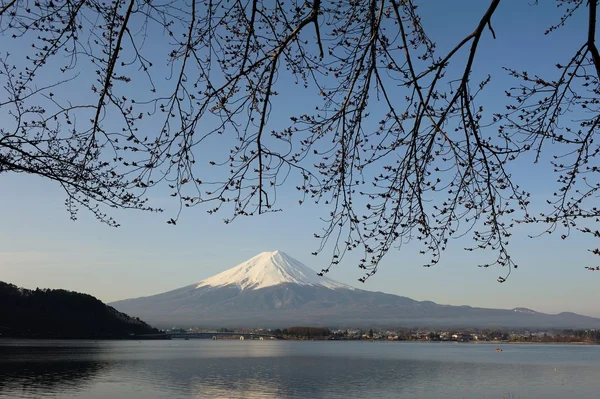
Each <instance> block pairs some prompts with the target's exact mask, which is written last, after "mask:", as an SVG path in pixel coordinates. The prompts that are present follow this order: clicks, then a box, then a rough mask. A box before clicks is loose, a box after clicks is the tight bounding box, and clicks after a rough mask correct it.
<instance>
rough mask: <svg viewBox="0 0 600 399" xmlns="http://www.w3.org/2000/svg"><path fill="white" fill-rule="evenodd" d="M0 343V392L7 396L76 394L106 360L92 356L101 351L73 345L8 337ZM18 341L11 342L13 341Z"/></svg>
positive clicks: (89, 381)
mask: <svg viewBox="0 0 600 399" xmlns="http://www.w3.org/2000/svg"><path fill="white" fill-rule="evenodd" d="M11 343H12V344H13V345H11V346H2V341H0V395H2V394H6V395H7V396H9V397H24V398H37V397H40V396H43V395H45V394H47V393H49V392H62V393H65V394H76V393H77V392H83V391H84V390H85V389H86V387H88V386H89V385H91V384H93V381H94V379H95V378H96V377H97V376H98V375H100V374H101V373H102V372H103V371H105V369H106V367H107V366H108V363H107V362H103V361H100V360H98V359H97V358H96V359H95V356H94V353H95V352H97V353H99V352H102V351H104V349H103V348H101V347H99V346H97V345H96V347H95V348H93V347H89V346H85V345H83V346H81V345H77V346H74V347H65V346H64V343H63V345H60V344H59V343H57V344H58V345H53V344H52V343H51V342H49V343H48V344H47V345H40V344H39V342H38V343H36V342H35V341H33V342H32V343H33V344H34V346H24V345H23V342H19V341H12V342H11ZM15 343H17V344H20V345H18V346H15V345H14V344H15Z"/></svg>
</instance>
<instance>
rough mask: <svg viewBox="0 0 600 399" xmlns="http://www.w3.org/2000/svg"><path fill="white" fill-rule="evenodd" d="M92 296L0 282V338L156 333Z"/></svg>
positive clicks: (138, 320) (114, 335)
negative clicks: (33, 288)
mask: <svg viewBox="0 0 600 399" xmlns="http://www.w3.org/2000/svg"><path fill="white" fill-rule="evenodd" d="M156 332H158V330H156V329H154V328H152V327H150V326H149V325H148V324H146V323H144V322H143V321H141V320H140V319H139V318H133V317H129V316H128V315H126V314H124V313H121V312H119V311H117V310H115V309H114V308H113V307H111V306H108V305H106V304H104V303H103V302H102V301H100V300H98V299H96V298H94V297H93V296H91V295H87V294H81V293H78V292H73V291H66V290H51V289H39V288H38V289H36V290H28V289H24V288H19V287H17V286H15V285H13V284H7V283H4V282H1V281H0V334H2V335H3V336H11V337H32V338H34V337H35V338H124V337H128V336H131V334H134V335H138V334H149V333H156Z"/></svg>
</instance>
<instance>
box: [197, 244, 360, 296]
mask: <svg viewBox="0 0 600 399" xmlns="http://www.w3.org/2000/svg"><path fill="white" fill-rule="evenodd" d="M284 283H292V284H299V285H312V286H321V287H326V288H330V289H350V290H353V289H354V288H353V287H351V286H349V285H346V284H342V283H338V282H337V281H334V280H331V279H329V278H327V277H320V276H317V272H316V271H314V270H312V269H311V268H309V267H307V266H305V265H304V264H302V263H301V262H299V261H297V260H296V259H294V258H292V257H291V256H289V255H286V254H285V253H283V252H281V251H273V252H263V253H260V254H258V255H256V256H255V257H253V258H251V259H249V260H247V261H246V262H243V263H240V264H239V265H237V266H235V267H233V268H231V269H229V270H226V271H224V272H222V273H219V274H217V275H215V276H213V277H210V278H207V279H206V280H202V281H200V282H199V283H198V285H197V286H196V288H201V287H224V286H229V285H236V286H238V287H239V288H240V289H241V290H258V289H260V288H265V287H270V286H274V285H279V284H284Z"/></svg>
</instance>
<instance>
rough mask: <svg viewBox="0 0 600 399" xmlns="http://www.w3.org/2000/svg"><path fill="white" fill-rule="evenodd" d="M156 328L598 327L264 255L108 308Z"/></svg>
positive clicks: (596, 322) (573, 317)
mask: <svg viewBox="0 0 600 399" xmlns="http://www.w3.org/2000/svg"><path fill="white" fill-rule="evenodd" d="M111 305H112V306H114V307H115V308H116V309H118V310H121V311H123V312H126V313H128V314H131V315H135V316H138V317H141V318H143V319H145V320H148V321H149V322H151V323H154V324H155V325H157V326H165V327H166V326H173V325H178V326H182V327H185V326H204V327H281V326H288V325H296V324H303V325H314V326H327V327H367V326H372V327H375V326H378V327H441V328H451V327H456V328H459V327H463V328H467V327H479V328H488V327H489V328H492V327H493V328H503V327H506V328H600V319H597V318H593V317H587V316H582V315H578V314H575V313H561V314H559V315H550V314H545V313H541V312H536V311H534V310H531V309H527V308H515V309H510V310H507V309H484V308H476V307H471V306H450V305H438V304H436V303H434V302H431V301H422V302H419V301H415V300H413V299H410V298H407V297H402V296H398V295H392V294H385V293H382V292H372V291H365V290H359V289H356V288H354V287H350V286H348V285H345V284H342V283H338V282H336V281H334V280H331V279H328V278H322V277H318V276H317V272H316V271H314V270H313V269H311V268H309V267H307V266H305V265H303V264H302V263H301V262H299V261H297V260H295V259H294V258H292V257H291V256H289V255H287V254H285V253H283V252H281V251H272V252H263V253H261V254H259V255H257V256H255V257H253V258H251V259H249V260H248V261H246V262H243V263H241V264H239V265H237V266H235V267H233V268H231V269H229V270H226V271H224V272H222V273H219V274H217V275H215V276H213V277H210V278H208V279H205V280H202V281H200V282H198V283H195V284H192V285H189V286H186V287H182V288H179V289H175V290H172V291H168V292H165V293H162V294H158V295H152V296H149V297H142V298H135V299H126V300H123V301H117V302H113V303H111Z"/></svg>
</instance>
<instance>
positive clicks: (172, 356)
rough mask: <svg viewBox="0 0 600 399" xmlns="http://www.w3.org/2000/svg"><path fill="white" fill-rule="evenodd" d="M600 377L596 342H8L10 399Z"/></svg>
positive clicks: (380, 390) (4, 344)
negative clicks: (500, 347)
mask: <svg viewBox="0 0 600 399" xmlns="http://www.w3.org/2000/svg"><path fill="white" fill-rule="evenodd" d="M17 344H18V345H17ZM599 375H600V348H598V347H593V346H558V345H556V346H550V345H549V346H541V345H540V346H537V345H527V346H519V345H514V346H505V348H504V351H503V352H502V353H495V352H494V347H493V346H490V345H475V344H466V345H451V344H450V345H449V344H408V343H365V342H282V341H276V342H269V341H262V342H259V341H252V342H249V341H245V342H239V341H211V340H190V341H160V342H131V341H123V342H114V341H113V342H99V343H93V342H88V343H81V342H77V341H59V342H51V343H48V342H45V343H44V342H42V341H0V397H7V398H37V397H41V396H53V397H72V398H74V397H77V398H105V397H115V398H131V399H141V398H164V397H168V398H249V399H254V398H365V397H368V398H498V399H500V398H503V397H506V398H508V397H510V398H511V399H516V398H544V399H552V398H566V397H576V398H597V397H598V396H597V392H596V391H597V388H596V387H597V384H596V382H597V381H596V380H597V378H598V376H599Z"/></svg>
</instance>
